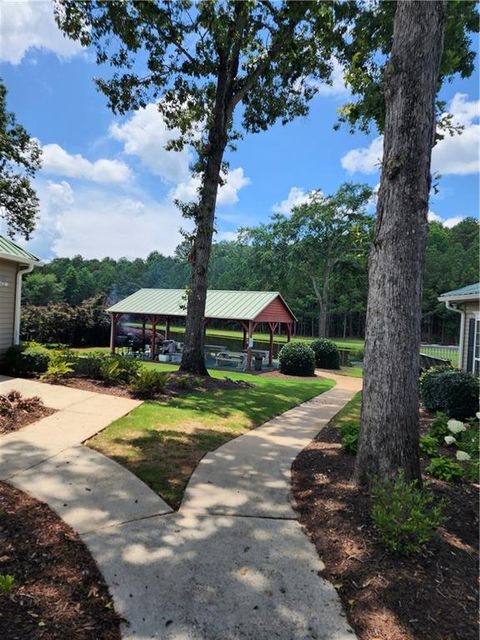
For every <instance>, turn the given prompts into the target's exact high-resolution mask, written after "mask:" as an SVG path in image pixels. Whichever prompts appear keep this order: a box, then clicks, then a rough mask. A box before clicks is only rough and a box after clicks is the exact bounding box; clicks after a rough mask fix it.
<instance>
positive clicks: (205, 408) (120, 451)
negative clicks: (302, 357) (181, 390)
mask: <svg viewBox="0 0 480 640" xmlns="http://www.w3.org/2000/svg"><path fill="white" fill-rule="evenodd" d="M145 366H155V367H159V368H162V369H163V370H167V369H168V365H156V364H149V363H145ZM210 374H211V375H212V377H215V378H221V377H225V372H220V371H211V372H210ZM228 377H229V378H230V379H233V380H245V381H248V382H249V383H251V384H252V385H253V386H252V387H239V388H230V389H221V388H219V389H214V390H208V391H190V392H188V393H185V394H184V395H179V396H177V397H172V398H170V399H168V400H159V401H149V402H145V403H143V404H142V405H141V406H140V407H138V408H137V409H135V410H134V411H132V412H131V413H130V414H129V415H127V416H125V417H123V418H121V419H120V420H116V421H115V422H113V423H112V424H111V425H109V426H108V427H107V428H106V429H104V430H103V431H102V432H101V433H99V434H98V435H97V436H95V437H94V438H93V439H92V440H90V441H89V442H88V445H89V446H90V447H92V448H93V449H96V450H97V451H100V452H101V453H103V454H105V455H107V456H109V457H111V458H113V459H114V460H116V461H117V462H119V463H120V464H123V465H124V466H125V467H127V469H129V470H130V471H132V473H134V474H136V475H137V476H138V477H139V478H141V479H142V480H143V481H144V482H145V483H146V484H148V485H149V486H150V487H151V488H152V489H153V490H154V491H155V492H157V493H158V494H160V496H161V497H162V498H163V499H164V500H166V501H167V502H168V503H169V504H170V505H172V506H173V507H178V506H179V504H180V502H181V500H182V496H183V493H184V490H185V487H186V485H187V482H188V479H189V478H190V476H191V474H192V472H193V470H194V469H195V467H196V466H197V464H198V462H199V461H200V460H201V458H202V457H203V456H204V455H205V454H206V453H207V452H208V451H212V450H213V449H216V448H217V447H219V446H220V445H222V444H223V443H225V442H227V441H228V440H231V439H232V438H235V437H236V436H239V435H241V434H243V433H246V432H247V431H249V430H250V429H253V428H254V427H256V426H258V425H260V424H262V423H264V422H266V421H267V420H269V419H270V418H272V417H274V416H276V415H278V414H280V413H283V412H284V411H287V409H290V408H292V407H294V406H296V405H298V404H300V403H302V402H305V401H306V400H309V399H310V398H312V397H314V396H316V395H318V394H320V393H322V392H324V391H326V390H327V389H330V388H331V387H332V386H333V384H334V383H333V382H332V381H331V380H326V379H323V378H305V379H298V378H292V379H287V378H281V377H276V376H252V375H248V374H241V373H234V372H232V373H230V372H229V373H228Z"/></svg>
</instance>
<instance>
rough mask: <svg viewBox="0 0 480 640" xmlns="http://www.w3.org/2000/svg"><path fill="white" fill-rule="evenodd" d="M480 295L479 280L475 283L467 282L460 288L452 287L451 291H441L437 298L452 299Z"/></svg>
mask: <svg viewBox="0 0 480 640" xmlns="http://www.w3.org/2000/svg"><path fill="white" fill-rule="evenodd" d="M479 296H480V282H475V284H469V285H467V286H466V287H462V288H461V289H454V290H453V291H447V292H446V293H442V294H441V295H440V297H439V298H438V299H439V300H452V299H454V298H478V297H479Z"/></svg>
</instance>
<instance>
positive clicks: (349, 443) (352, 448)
mask: <svg viewBox="0 0 480 640" xmlns="http://www.w3.org/2000/svg"><path fill="white" fill-rule="evenodd" d="M340 431H341V433H342V447H343V448H344V449H345V451H346V452H347V453H350V454H352V455H355V454H356V453H357V450H358V436H359V434H360V424H359V423H358V422H354V421H351V422H344V423H343V424H342V425H341V427H340Z"/></svg>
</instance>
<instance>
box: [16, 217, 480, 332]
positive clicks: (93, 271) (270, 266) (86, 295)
mask: <svg viewBox="0 0 480 640" xmlns="http://www.w3.org/2000/svg"><path fill="white" fill-rule="evenodd" d="M478 255H479V224H478V222H477V221H476V220H474V219H473V218H466V219H464V220H463V221H462V222H460V223H459V224H457V225H455V226H454V227H452V228H451V229H448V228H446V227H444V226H442V225H441V224H439V223H437V222H431V223H429V235H428V244H427V254H426V265H425V282H424V296H423V340H424V341H427V342H443V343H450V342H452V341H454V340H455V339H456V338H457V333H458V318H457V317H456V315H457V314H453V313H451V312H448V311H446V310H445V308H444V305H443V304H442V303H439V302H438V300H437V297H438V296H439V294H440V293H442V292H444V291H448V290H451V289H455V288H457V287H461V286H464V285H466V284H470V283H472V282H476V281H477V280H478ZM294 256H295V254H292V257H291V258H289V256H288V255H285V256H284V258H283V259H282V260H281V264H280V260H279V259H278V258H277V257H275V258H272V254H269V253H267V252H266V251H265V248H264V247H263V246H262V245H261V244H255V243H252V242H251V241H250V240H243V241H241V240H240V241H232V242H219V243H217V244H215V245H214V246H213V249H212V259H211V263H210V272H209V287H210V288H211V289H246V290H278V291H280V292H281V293H282V295H283V296H284V297H285V299H286V300H287V302H288V304H289V305H290V306H291V308H292V310H293V311H294V313H295V314H296V316H297V318H298V320H299V322H298V325H297V334H299V335H316V333H317V327H318V325H317V321H318V305H317V300H316V297H315V294H314V292H313V291H312V288H311V286H310V283H309V282H308V281H306V280H305V277H304V275H302V274H303V271H302V268H301V265H297V264H295V257H294ZM355 260H356V261H357V263H355ZM188 273H189V266H188V247H187V246H185V245H180V246H179V247H178V248H177V250H176V252H175V255H173V256H163V255H161V254H160V253H158V252H153V253H151V254H150V255H149V256H148V258H146V259H144V260H143V259H140V258H137V259H135V260H127V259H125V258H122V259H120V260H113V259H111V258H104V259H102V260H86V259H84V258H82V257H81V256H75V257H74V258H56V259H54V260H52V261H51V262H49V263H48V264H46V265H45V266H44V267H42V268H41V269H36V270H35V271H34V272H33V273H32V274H31V275H28V276H26V277H25V284H24V288H23V302H24V304H26V305H34V306H46V305H48V304H49V303H55V302H57V303H58V302H61V303H67V304H68V305H70V306H73V307H75V306H78V305H80V304H81V303H82V302H84V301H85V300H89V299H92V298H97V299H98V298H99V297H101V298H102V299H103V300H104V301H105V304H108V303H113V302H116V301H117V300H119V299H121V298H123V297H125V296H127V295H129V294H131V293H133V292H134V291H137V290H138V289H140V288H141V287H158V288H183V287H185V286H186V285H187V283H188ZM366 300H367V265H366V258H365V255H358V256H355V255H353V254H352V259H351V260H350V261H349V262H348V263H341V264H339V265H338V266H337V267H336V268H335V270H334V272H333V275H332V277H331V279H330V295H329V305H328V324H327V326H328V334H329V335H330V336H335V337H351V336H362V335H363V333H364V325H365V310H366ZM408 303H409V301H408V300H405V304H406V305H408Z"/></svg>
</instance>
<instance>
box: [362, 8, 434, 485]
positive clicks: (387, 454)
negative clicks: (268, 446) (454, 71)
mask: <svg viewBox="0 0 480 640" xmlns="http://www.w3.org/2000/svg"><path fill="white" fill-rule="evenodd" d="M445 13H446V3H445V2H442V1H438V0H434V1H431V2H417V1H415V2H412V1H407V0H400V1H399V2H398V4H397V9H396V13H395V23H394V35H393V44H392V52H391V59H390V61H389V63H388V66H387V69H386V74H385V105H386V117H385V137H384V150H383V163H382V177H381V183H380V191H379V196H378V205H377V222H376V229H375V238H374V241H373V245H372V249H371V252H370V257H369V292H368V306H367V327H366V344H365V369H364V372H365V375H364V391H363V407H362V419H361V431H360V442H359V450H358V455H357V460H356V468H355V477H356V480H357V482H358V483H359V484H360V485H364V486H365V485H368V484H369V483H370V481H371V479H372V478H373V477H378V478H381V479H384V480H385V479H392V478H394V477H395V476H396V475H397V473H398V471H399V469H403V470H404V472H405V477H406V479H407V480H413V479H420V465H419V455H418V415H419V398H418V375H419V351H420V323H421V294H422V278H423V265H424V256H425V243H426V236H427V213H428V198H429V190H430V182H431V177H430V159H431V151H432V146H433V141H434V134H435V107H434V103H435V96H436V89H437V81H438V74H439V66H440V59H441V54H442V50H443V25H444V19H445Z"/></svg>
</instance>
